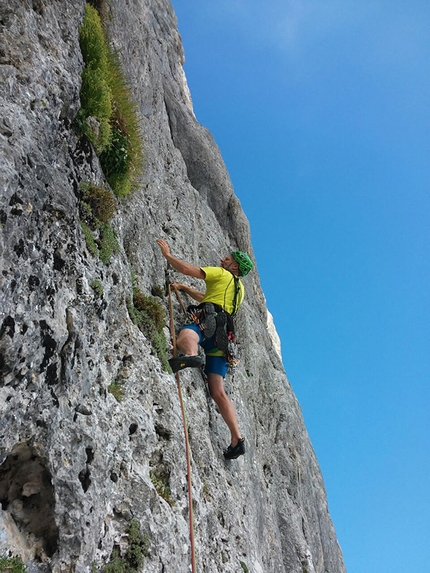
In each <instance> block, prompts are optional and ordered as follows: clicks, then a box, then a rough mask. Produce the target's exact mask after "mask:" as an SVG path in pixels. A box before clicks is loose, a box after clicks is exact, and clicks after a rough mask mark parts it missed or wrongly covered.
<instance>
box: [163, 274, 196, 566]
mask: <svg viewBox="0 0 430 573" xmlns="http://www.w3.org/2000/svg"><path fill="white" fill-rule="evenodd" d="M173 288H174V290H175V293H176V296H177V298H178V300H179V302H180V304H181V307H182V309H183V310H184V312H185V308H184V305H183V304H182V301H181V298H180V296H179V293H178V291H177V289H176V287H173ZM168 293H169V314H170V332H171V335H172V344H173V356H176V355H177V350H176V335H175V323H174V320H173V304H172V291H171V288H170V284H169V285H168ZM175 377H176V384H177V387H178V395H179V402H180V405H181V412H182V422H183V426H184V436H185V454H186V458H187V474H188V475H187V480H188V507H189V524H190V545H191V571H192V573H195V572H196V571H197V569H196V555H195V546H194V518H193V492H192V484H191V459H190V444H189V440H188V429H187V420H186V416H185V406H184V400H183V397H182V389H181V380H180V378H179V372H176V374H175Z"/></svg>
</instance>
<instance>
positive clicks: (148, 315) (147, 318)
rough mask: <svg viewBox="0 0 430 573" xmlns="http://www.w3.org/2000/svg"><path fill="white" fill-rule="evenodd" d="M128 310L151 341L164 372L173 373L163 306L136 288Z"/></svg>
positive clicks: (128, 304)
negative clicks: (167, 344) (168, 357)
mask: <svg viewBox="0 0 430 573" xmlns="http://www.w3.org/2000/svg"><path fill="white" fill-rule="evenodd" d="M127 308H128V313H129V315H130V318H131V320H132V321H133V322H134V324H136V325H137V326H138V327H139V329H140V330H141V331H142V332H143V334H144V335H145V336H146V337H147V338H149V340H150V341H151V346H152V349H153V351H154V353H155V354H156V356H157V357H158V359H159V360H160V362H161V365H162V367H163V370H165V371H166V372H171V369H170V365H169V362H168V359H167V349H166V336H165V334H164V330H163V328H164V324H165V313H164V308H163V306H162V305H161V304H160V303H159V302H158V301H157V300H156V299H155V298H154V297H152V296H147V295H145V294H144V293H143V292H142V291H141V290H140V289H139V288H138V287H136V286H134V287H133V297H128V298H127Z"/></svg>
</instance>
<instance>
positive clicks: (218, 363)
mask: <svg viewBox="0 0 430 573" xmlns="http://www.w3.org/2000/svg"><path fill="white" fill-rule="evenodd" d="M184 328H189V329H190V330H193V331H194V332H197V334H198V335H199V344H200V346H201V347H202V348H203V350H204V351H205V355H206V365H205V373H206V374H219V375H220V376H222V377H223V378H225V377H226V376H227V370H228V366H227V358H226V357H225V354H223V355H222V356H211V355H210V354H207V352H210V351H211V350H216V348H217V347H216V345H215V334H214V335H213V336H211V338H205V337H204V336H203V334H202V333H201V330H200V328H199V327H198V326H197V324H196V323H195V322H192V323H190V324H185V325H184V326H183V327H182V328H181V330H183V329H184Z"/></svg>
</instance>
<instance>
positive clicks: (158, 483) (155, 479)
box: [149, 470, 175, 507]
mask: <svg viewBox="0 0 430 573" xmlns="http://www.w3.org/2000/svg"><path fill="white" fill-rule="evenodd" d="M149 477H150V478H151V481H152V485H153V486H154V487H155V489H156V490H157V493H158V495H159V496H160V497H162V498H163V499H164V501H167V503H168V504H169V505H170V507H173V506H174V505H175V500H174V499H172V495H171V492H170V484H169V476H168V475H167V474H165V473H163V472H162V471H159V470H158V471H156V470H151V471H150V472H149Z"/></svg>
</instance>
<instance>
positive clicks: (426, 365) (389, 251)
mask: <svg viewBox="0 0 430 573" xmlns="http://www.w3.org/2000/svg"><path fill="white" fill-rule="evenodd" d="M173 6H174V8H175V11H176V13H177V16H178V21H179V31H180V33H181V36H182V39H183V44H184V49H185V58H186V62H185V72H186V75H187V79H188V83H189V86H190V90H191V96H192V99H193V104H194V110H195V113H196V116H197V119H198V121H199V122H200V123H202V124H203V125H205V126H206V127H207V128H208V129H209V130H210V131H211V132H212V134H213V135H214V138H215V140H216V142H217V144H218V145H219V147H220V149H221V153H222V155H223V158H224V160H225V162H226V165H227V168H228V170H229V173H230V175H231V178H232V181H233V185H234V187H235V191H236V194H237V196H238V197H239V199H240V201H241V203H242V206H243V208H244V210H245V213H246V215H247V217H248V219H249V220H250V223H251V234H252V243H253V247H254V250H255V255H256V259H257V266H258V270H259V273H260V276H261V282H262V287H263V290H264V293H265V295H266V298H267V303H268V307H269V309H270V311H271V312H272V314H273V315H274V320H275V324H276V327H277V330H278V333H279V335H280V337H281V343H282V353H283V360H284V365H285V369H286V372H287V375H288V378H289V380H290V382H291V384H292V386H293V388H294V391H295V393H296V395H297V397H298V399H299V402H300V404H301V407H302V410H303V414H304V418H305V423H306V426H307V428H308V431H309V434H310V436H311V440H312V443H313V445H314V448H315V451H316V454H317V457H318V460H319V463H320V465H321V469H322V472H323V476H324V480H325V484H326V488H327V494H328V502H329V509H330V513H331V515H332V519H333V522H334V524H335V527H336V531H337V535H338V539H339V542H340V544H341V547H342V550H343V553H344V559H345V564H346V567H347V570H348V573H405V571H430V565H429V563H430V541H429V540H430V477H429V476H430V421H429V420H430V416H429V409H430V384H429V383H430V308H429V307H430V295H429V292H430V262H429V250H430V249H429V247H430V231H429V227H430V193H429V187H430V3H429V2H428V1H427V0H426V1H415V0H410V1H408V2H404V1H402V2H400V1H397V0H391V1H389V2H388V1H382V0H372V1H366V0H360V1H358V0H357V1H353V0H327V1H326V2H321V0H318V1H317V0H301V1H299V0H282V1H281V0H279V1H278V0H274V1H272V0H265V1H263V0H260V1H256V0H246V1H245V0H217V1H216V2H214V1H213V0H210V1H209V0H199V1H198V2H190V1H189V0H188V1H186V0H173ZM330 573H336V572H330Z"/></svg>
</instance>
